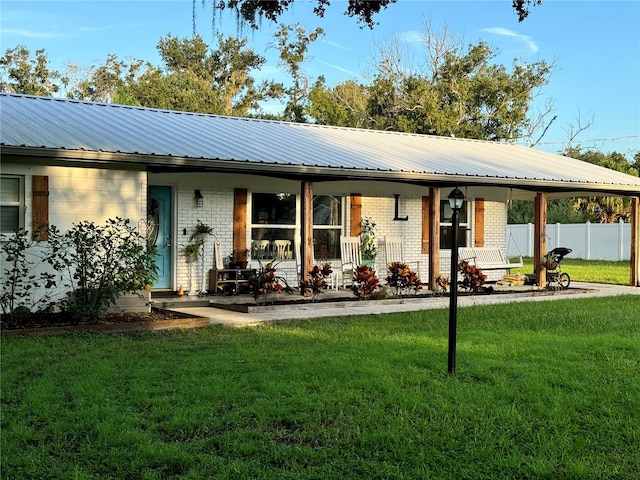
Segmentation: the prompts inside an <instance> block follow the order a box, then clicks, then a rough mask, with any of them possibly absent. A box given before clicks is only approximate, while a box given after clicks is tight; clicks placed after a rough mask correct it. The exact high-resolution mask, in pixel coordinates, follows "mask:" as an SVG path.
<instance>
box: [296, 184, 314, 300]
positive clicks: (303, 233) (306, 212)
mask: <svg viewBox="0 0 640 480" xmlns="http://www.w3.org/2000/svg"><path fill="white" fill-rule="evenodd" d="M300 207H301V208H300V216H301V218H300V237H301V238H300V245H301V246H300V252H296V255H297V254H298V253H300V279H301V280H307V279H308V278H309V270H311V267H313V183H312V182H308V181H303V182H302V183H301V189H300ZM301 293H302V294H304V291H303V290H302V289H301Z"/></svg>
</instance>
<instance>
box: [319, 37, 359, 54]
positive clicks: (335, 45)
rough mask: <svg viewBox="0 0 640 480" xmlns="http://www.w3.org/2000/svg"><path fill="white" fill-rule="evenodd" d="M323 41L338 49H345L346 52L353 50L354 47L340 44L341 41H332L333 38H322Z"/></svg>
mask: <svg viewBox="0 0 640 480" xmlns="http://www.w3.org/2000/svg"><path fill="white" fill-rule="evenodd" d="M322 43H324V44H326V45H329V46H330V47H333V48H337V49H338V50H344V51H346V52H353V51H354V50H353V48H351V47H345V46H344V45H340V44H339V43H336V42H332V41H331V40H322Z"/></svg>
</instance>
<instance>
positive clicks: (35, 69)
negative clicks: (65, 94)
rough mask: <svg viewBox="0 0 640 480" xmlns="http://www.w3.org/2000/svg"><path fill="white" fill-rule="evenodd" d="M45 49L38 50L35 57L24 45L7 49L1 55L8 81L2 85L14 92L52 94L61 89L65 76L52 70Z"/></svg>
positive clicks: (0, 58) (0, 61)
mask: <svg viewBox="0 0 640 480" xmlns="http://www.w3.org/2000/svg"><path fill="white" fill-rule="evenodd" d="M48 64H49V60H48V59H47V54H46V52H45V50H44V49H40V50H36V55H35V57H32V56H31V52H29V50H27V48H26V47H25V46H24V45H18V46H17V47H15V48H12V49H7V51H6V52H5V54H4V55H3V56H2V57H0V71H1V72H2V78H3V79H4V77H5V75H6V76H7V78H8V81H6V83H5V81H4V80H3V81H2V86H3V87H4V88H5V89H7V90H8V91H10V92H13V93H24V94H28V95H42V96H51V95H53V94H54V93H56V92H58V91H59V90H60V87H61V86H62V84H63V83H64V78H63V77H62V75H61V74H60V73H59V72H58V71H56V70H50V69H49V67H48Z"/></svg>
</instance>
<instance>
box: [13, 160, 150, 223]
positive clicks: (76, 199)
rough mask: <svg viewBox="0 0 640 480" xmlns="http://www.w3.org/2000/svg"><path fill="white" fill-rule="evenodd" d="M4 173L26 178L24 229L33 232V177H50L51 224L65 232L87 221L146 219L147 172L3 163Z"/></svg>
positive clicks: (135, 221)
mask: <svg viewBox="0 0 640 480" xmlns="http://www.w3.org/2000/svg"><path fill="white" fill-rule="evenodd" d="M2 173H3V174H12V175H24V185H25V206H26V211H25V229H26V230H28V231H31V230H32V228H31V225H32V222H31V221H32V217H31V198H32V189H31V177H32V176H33V175H47V176H48V177H49V223H50V224H51V225H55V226H56V227H58V229H59V230H61V231H66V230H68V229H69V228H71V226H72V225H73V224H74V223H77V222H79V221H83V220H88V221H92V222H95V223H96V224H103V223H104V222H105V221H106V220H107V219H109V218H115V217H116V216H119V217H121V218H128V219H130V220H131V222H132V223H134V224H137V222H138V221H139V220H142V219H145V218H146V211H147V205H146V202H147V175H146V173H145V172H136V171H122V170H100V169H94V168H71V167H52V166H37V165H34V166H25V165H17V164H11V163H3V164H2Z"/></svg>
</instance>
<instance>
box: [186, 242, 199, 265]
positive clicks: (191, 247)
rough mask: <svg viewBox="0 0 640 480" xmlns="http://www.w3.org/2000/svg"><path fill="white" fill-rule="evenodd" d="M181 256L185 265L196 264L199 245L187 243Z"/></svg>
mask: <svg viewBox="0 0 640 480" xmlns="http://www.w3.org/2000/svg"><path fill="white" fill-rule="evenodd" d="M182 254H183V255H184V259H185V260H186V261H187V263H193V262H196V261H197V260H198V257H199V256H200V245H198V244H197V243H188V244H187V245H185V247H184V249H183V250H182Z"/></svg>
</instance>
